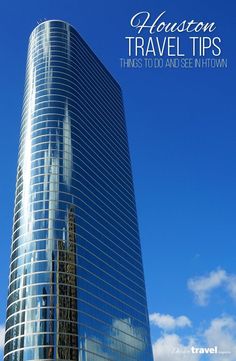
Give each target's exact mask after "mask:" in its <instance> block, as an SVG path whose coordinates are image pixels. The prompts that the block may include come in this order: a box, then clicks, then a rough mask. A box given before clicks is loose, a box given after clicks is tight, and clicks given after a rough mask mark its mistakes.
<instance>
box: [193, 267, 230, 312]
mask: <svg viewBox="0 0 236 361" xmlns="http://www.w3.org/2000/svg"><path fill="white" fill-rule="evenodd" d="M228 281H229V276H228V275H227V273H226V271H225V270H222V269H218V270H216V271H212V272H210V273H209V274H208V275H207V276H202V277H196V278H191V279H190V280H189V281H188V288H189V289H190V290H191V291H192V292H193V293H194V295H195V299H196V302H197V303H198V304H199V305H200V306H205V305H207V304H208V301H209V296H210V292H211V291H213V290H214V289H216V288H218V287H221V286H222V285H224V284H225V283H226V282H228ZM235 296H236V288H235Z"/></svg>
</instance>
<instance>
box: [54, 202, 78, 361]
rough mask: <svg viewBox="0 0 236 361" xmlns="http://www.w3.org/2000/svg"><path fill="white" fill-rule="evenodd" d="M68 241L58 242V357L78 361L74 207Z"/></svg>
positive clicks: (69, 225) (70, 213)
mask: <svg viewBox="0 0 236 361" xmlns="http://www.w3.org/2000/svg"><path fill="white" fill-rule="evenodd" d="M67 228H68V229H67V230H66V234H67V237H66V239H61V240H58V261H57V296H58V303H57V345H58V347H57V357H58V358H59V359H61V360H72V361H77V360H78V325H77V299H76V297H77V289H76V285H77V284H76V275H77V273H76V237H75V232H76V229H75V216H74V210H73V207H70V209H69V211H68V220H67Z"/></svg>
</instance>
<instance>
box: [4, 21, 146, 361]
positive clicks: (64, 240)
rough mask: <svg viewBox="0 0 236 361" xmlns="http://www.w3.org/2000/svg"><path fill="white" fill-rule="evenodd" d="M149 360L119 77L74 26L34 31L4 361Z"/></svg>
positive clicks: (55, 24) (54, 24)
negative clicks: (113, 75)
mask: <svg viewBox="0 0 236 361" xmlns="http://www.w3.org/2000/svg"><path fill="white" fill-rule="evenodd" d="M30 360H48V361H49V360H57V361H62V360H66V361H75V360H76V361H77V360H79V361H109V360H110V361H152V360H153V358H152V350H151V342H150V333H149V321H148V312H147V304H146V292H145V284H144V275H143V265H142V256H141V249H140V241H139V232H138V225H137V217H136V208H135V198H134V191H133V182H132V174H131V166H130V158H129V149H128V141H127V133H126V125H125V119H124V110H123V102H122V94H121V90H120V87H119V85H118V84H117V82H116V81H115V80H114V79H113V77H112V76H111V75H110V74H109V73H108V71H107V70H106V69H105V67H104V66H103V65H102V64H101V62H100V61H99V60H98V59H97V57H96V56H95V54H94V53H93V52H92V51H91V50H90V48H89V47H88V45H87V44H86V43H85V42H84V40H83V39H82V38H81V36H80V35H79V34H78V33H77V31H76V30H75V29H74V28H73V27H71V26H70V25H69V24H67V23H65V22H63V21H58V20H51V21H45V22H43V23H41V24H39V25H38V26H37V27H36V28H35V29H34V31H33V32H32V34H31V36H30V42H29V50H28V61H27V70H26V84H25V97H24V104H23V114H22V126H21V135H20V145H19V159H18V169H17V182H16V194H15V208H14V224H13V235H12V248H11V261H10V277H9V291H8V304H7V320H6V337H5V350H4V361H30Z"/></svg>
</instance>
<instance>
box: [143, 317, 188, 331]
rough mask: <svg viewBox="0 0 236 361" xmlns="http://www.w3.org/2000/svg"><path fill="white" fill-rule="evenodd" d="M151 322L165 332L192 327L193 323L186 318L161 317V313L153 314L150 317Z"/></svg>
mask: <svg viewBox="0 0 236 361" xmlns="http://www.w3.org/2000/svg"><path fill="white" fill-rule="evenodd" d="M149 319H150V322H151V323H152V324H153V325H155V326H158V327H160V328H162V329H163V330H173V329H175V328H177V327H190V326H191V321H190V320H189V318H188V317H186V316H179V317H176V318H174V317H173V316H171V315H161V314H160V313H152V314H151V315H150V316H149Z"/></svg>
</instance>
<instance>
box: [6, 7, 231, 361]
mask: <svg viewBox="0 0 236 361" xmlns="http://www.w3.org/2000/svg"><path fill="white" fill-rule="evenodd" d="M0 10H1V14H2V18H1V22H0V27H1V31H0V34H1V35H0V36H1V47H2V56H1V57H0V69H1V119H2V136H1V142H0V147H1V149H0V162H1V164H2V176H1V178H0V183H1V184H0V199H1V205H0V219H1V239H2V246H1V251H2V252H1V254H0V264H1V288H0V324H3V323H4V319H5V307H6V293H7V283H8V264H9V253H10V238H11V226H12V215H13V199H14V187H15V176H16V160H17V151H18V138H19V130H20V118H21V106H22V97H23V86H24V75H25V61H26V53H27V43H28V36H29V34H30V32H31V31H32V29H33V28H34V27H35V26H36V25H37V21H40V20H42V19H44V18H46V19H57V18H58V19H62V20H66V21H68V22H70V23H71V24H73V25H74V26H75V27H76V28H77V29H78V30H79V32H80V34H81V35H82V36H83V37H84V39H85V40H86V41H87V42H88V44H89V45H90V46H91V48H92V49H93V50H94V51H95V53H96V54H97V55H98V57H99V58H100V59H101V60H102V62H103V63H104V64H105V65H106V67H107V68H108V69H109V70H110V71H111V73H112V74H113V75H114V76H115V78H116V79H117V80H118V82H119V83H120V85H121V87H122V89H123V94H124V100H125V111H126V117H127V126H128V133H129V141H130V150H131V157H132V164H133V173H134V182H135V191H136V198H137V209H138V216H139V223H140V231H141V240H142V248H143V257H144V267H145V276H146V286H147V295H148V304H149V311H150V314H151V315H152V317H151V320H152V322H151V331H152V340H153V344H154V345H155V346H154V351H155V353H156V352H158V353H159V355H160V357H159V360H158V361H179V360H183V359H184V358H183V355H181V358H179V357H180V356H179V355H176V354H175V355H168V352H166V351H165V350H166V349H168V350H170V349H172V348H173V347H182V348H184V347H186V349H187V350H189V348H190V346H191V345H195V346H196V347H197V346H199V347H201V346H202V347H207V346H217V345H218V344H219V347H220V346H221V349H225V350H226V351H231V355H226V356H224V357H225V359H224V360H225V361H231V360H232V361H233V360H235V359H236V356H235V357H234V358H232V357H233V356H232V355H233V352H235V349H233V347H234V346H233V345H235V344H236V320H235V318H234V315H235V310H236V303H235V302H236V281H235V280H236V278H235V277H236V276H235V275H236V252H235V251H236V246H235V243H236V227H235V219H236V187H235V184H236V166H235V159H236V122H235V119H236V117H235V116H236V107H235V84H236V66H235V59H236V46H235V39H234V34H235V29H234V23H235V15H234V14H235V10H236V5H235V4H234V2H233V1H231V2H228V3H227V7H226V5H225V4H224V3H222V2H221V1H219V0H204V1H203V0H200V1H191V2H190V1H188V0H179V1H178V2H173V1H171V0H161V1H158V2H157V1H152V0H146V1H145V2H144V1H140V0H138V1H137V0H130V1H124V0H121V1H119V2H118V1H110V0H100V1H99V2H98V1H87V0H86V1H85V0H81V1H78V0H67V1H62V0H50V1H46V0H41V1H28V0H22V1H20V2H18V1H8V2H7V1H3V2H1V5H0ZM143 10H148V11H150V12H152V14H153V16H154V15H158V14H159V13H160V12H162V11H164V10H166V12H167V17H168V18H169V19H170V20H172V21H174V20H178V21H180V20H183V19H189V20H191V19H192V18H195V19H197V20H204V21H215V22H216V23H217V32H218V34H220V36H221V38H222V49H223V55H222V57H224V58H227V59H228V68H227V69H191V70H190V69H187V70H186V69H149V70H146V69H121V67H120V63H119V59H120V58H121V57H126V54H127V43H126V41H125V39H124V38H125V36H128V35H130V34H131V33H132V31H131V29H130V25H129V21H130V18H131V16H132V15H134V14H135V13H136V12H138V11H143ZM180 316H183V317H182V318H181V317H180ZM220 343H221V344H220ZM228 348H229V349H230V350H228ZM190 357H191V358H190ZM187 360H188V361H192V360H193V361H195V360H197V361H199V360H201V361H202V360H220V361H223V359H222V355H220V356H219V355H218V356H216V355H213V356H212V358H209V357H208V358H207V357H205V358H204V357H201V358H199V357H198V356H197V355H192V354H191V355H188V358H187Z"/></svg>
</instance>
